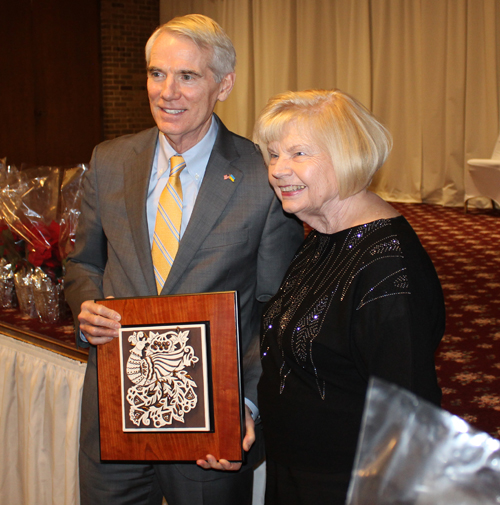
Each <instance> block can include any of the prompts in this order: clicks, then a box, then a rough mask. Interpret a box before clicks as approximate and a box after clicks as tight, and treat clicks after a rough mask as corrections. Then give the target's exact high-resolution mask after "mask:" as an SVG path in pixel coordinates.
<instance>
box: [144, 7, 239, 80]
mask: <svg viewBox="0 0 500 505" xmlns="http://www.w3.org/2000/svg"><path fill="white" fill-rule="evenodd" d="M163 33H171V34H173V35H178V36H181V37H187V38H189V39H191V41H192V42H194V43H195V44H196V45H197V46H198V47H199V48H200V49H203V50H208V51H210V52H211V53H212V56H211V61H210V63H209V67H210V70H212V73H213V74H214V79H215V82H221V81H222V79H223V78H224V77H225V76H226V75H227V74H230V73H231V72H234V68H235V66H236V51H235V49H234V46H233V43H232V42H231V39H230V38H229V37H228V36H227V34H226V32H225V31H224V30H223V29H222V28H221V27H220V25H219V24H218V23H216V22H215V21H214V20H213V19H212V18H209V17H208V16H204V15H202V14H187V15H186V16H179V17H176V18H173V19H171V20H170V21H169V22H168V23H165V24H163V25H161V26H160V27H159V28H157V29H156V30H155V31H154V32H153V34H152V35H151V37H149V40H148V41H147V43H146V50H145V52H146V64H147V65H149V61H150V59H151V49H152V47H153V44H154V43H155V41H156V39H157V38H158V37H159V36H160V35H161V34H163Z"/></svg>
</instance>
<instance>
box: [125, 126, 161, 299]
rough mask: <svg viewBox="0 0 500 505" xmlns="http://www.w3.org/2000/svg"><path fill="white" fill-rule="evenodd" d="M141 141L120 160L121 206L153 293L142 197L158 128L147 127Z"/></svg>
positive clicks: (147, 282)
mask: <svg viewBox="0 0 500 505" xmlns="http://www.w3.org/2000/svg"><path fill="white" fill-rule="evenodd" d="M149 132H150V133H149V134H148V135H147V136H146V138H145V141H144V142H143V143H141V144H137V145H136V146H135V147H134V149H133V151H131V153H130V156H129V158H128V159H127V160H126V161H125V163H124V187H125V207H126V209H127V216H128V220H129V223H130V228H131V231H132V237H133V241H134V246H135V251H136V254H137V258H138V261H139V265H140V266H141V269H142V273H143V276H144V278H145V280H146V285H147V291H148V292H149V293H151V294H153V293H154V294H156V285H155V280H154V271H153V260H152V258H151V251H150V244H149V233H148V222H147V215H146V198H147V194H148V187H149V180H150V177H151V170H152V166H153V159H154V154H155V148H156V142H157V139H158V129H157V128H152V129H151V130H149Z"/></svg>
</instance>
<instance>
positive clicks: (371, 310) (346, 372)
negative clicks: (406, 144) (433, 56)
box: [255, 90, 445, 505]
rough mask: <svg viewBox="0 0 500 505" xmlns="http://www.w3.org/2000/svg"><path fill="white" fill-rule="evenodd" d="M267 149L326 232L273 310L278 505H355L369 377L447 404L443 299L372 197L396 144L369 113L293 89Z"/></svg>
mask: <svg viewBox="0 0 500 505" xmlns="http://www.w3.org/2000/svg"><path fill="white" fill-rule="evenodd" d="M255 141H256V142H257V143H258V144H259V145H260V147H261V149H262V151H263V154H264V156H265V158H266V161H267V163H268V167H269V180H270V182H271V185H272V187H273V189H274V191H275V192H276V194H277V195H278V198H279V199H280V200H281V202H282V204H283V209H284V210H285V211H286V212H289V213H291V214H295V215H296V216H297V217H298V218H299V219H301V220H302V221H304V222H305V223H307V224H308V225H309V226H311V228H312V229H313V230H312V231H311V233H310V234H309V235H308V237H307V239H306V240H305V241H304V243H303V245H302V246H301V248H300V249H299V251H298V252H297V254H296V256H295V258H294V259H293V261H292V263H291V265H290V267H289V269H288V271H287V273H286V275H285V277H284V280H283V283H282V285H281V287H280V289H279V291H278V293H277V294H276V295H275V296H274V298H272V299H271V300H270V301H269V302H268V304H267V305H266V308H265V310H264V315H263V324H262V340H261V355H262V367H263V374H262V377H261V379H260V383H259V406H260V411H261V416H262V422H263V427H264V435H265V441H266V451H267V488H266V504H269V505H280V504H283V505H284V504H286V505H293V504H300V505H305V504H311V505H321V504H329V505H332V504H344V503H345V499H346V493H347V488H348V484H349V479H350V475H351V471H352V466H353V460H354V456H355V451H356V444H357V440H358V433H359V429H360V425H361V417H362V412H363V407H364V400H365V394H366V389H367V384H368V380H369V378H370V376H378V377H380V378H382V379H385V380H387V381H390V382H392V383H395V384H398V385H400V386H402V387H404V388H406V389H408V390H410V391H413V392H414V393H416V394H417V395H419V396H420V397H422V398H425V399H427V400H429V401H431V402H433V403H435V404H436V405H439V402H440V398H441V392H440V389H439V386H438V383H437V378H436V372H435V366H434V352H435V350H436V347H437V346H438V344H439V341H440V340H441V338H442V335H443V331H444V322H445V313H444V302H443V296H442V290H441V286H440V283H439V280H438V277H437V275H436V271H435V269H434V267H433V265H432V262H431V260H430V258H429V257H428V255H427V254H426V252H425V250H424V249H423V247H422V245H421V244H420V242H419V239H418V237H417V235H416V234H415V232H414V231H413V229H412V228H411V226H410V225H409V223H408V222H407V221H406V219H405V218H404V217H403V216H402V215H400V214H399V213H398V212H397V211H396V210H395V209H394V208H393V207H392V206H391V205H389V204H388V203H386V202H385V201H383V200H382V199H381V198H379V197H378V196H377V195H375V194H374V193H372V192H370V191H368V189H367V187H368V185H369V184H370V182H371V180H372V177H373V175H374V174H375V172H376V171H377V170H378V169H379V168H380V167H381V165H382V164H383V163H384V161H385V159H386V158H387V155H388V154H389V152H390V149H391V138H390V135H389V133H388V132H387V130H386V129H385V128H384V127H383V126H382V125H381V124H380V123H379V122H378V121H377V120H376V119H375V118H374V117H373V116H372V114H371V113H370V112H369V111H368V110H367V109H366V108H365V107H363V105H361V104H360V103H359V102H357V101H356V100H355V99H354V98H352V97H350V96H349V95H347V94H345V93H343V92H341V91H339V90H333V91H323V90H312V91H303V92H298V93H292V92H287V93H284V94H281V95H278V96H276V97H274V98H272V99H271V100H270V101H269V103H268V104H267V106H266V107H265V109H264V110H263V111H262V113H261V115H260V117H259V119H258V120H257V124H256V128H255Z"/></svg>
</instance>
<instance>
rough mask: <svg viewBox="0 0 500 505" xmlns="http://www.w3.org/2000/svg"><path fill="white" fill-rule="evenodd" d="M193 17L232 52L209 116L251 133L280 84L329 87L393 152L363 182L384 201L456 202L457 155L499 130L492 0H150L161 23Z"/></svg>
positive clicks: (498, 10) (459, 196)
mask: <svg viewBox="0 0 500 505" xmlns="http://www.w3.org/2000/svg"><path fill="white" fill-rule="evenodd" d="M188 13H201V14H206V15H208V16H211V17H212V18H214V19H215V20H216V21H218V22H219V23H220V24H221V26H222V27H223V28H224V29H225V30H226V32H227V33H228V35H229V36H230V37H231V39H232V40H233V42H234V44H235V47H236V51H237V54H238V65H237V80H236V86H235V89H234V90H233V92H232V95H231V96H230V97H229V99H228V100H227V101H226V102H224V103H223V104H220V105H218V107H217V112H218V113H219V114H220V116H221V118H222V120H223V121H224V122H225V123H226V124H227V126H228V127H229V128H230V129H232V130H234V131H236V132H237V133H239V134H241V135H244V136H247V137H251V135H252V131H253V124H254V122H255V118H256V116H257V115H258V113H259V112H260V110H261V109H262V108H263V107H264V105H265V104H266V102H267V100H268V99H269V98H270V97H271V96H272V95H274V94H276V93H279V92H281V91H285V90H302V89H307V88H340V89H342V90H343V91H346V92H348V93H351V94H352V95H354V96H355V97H356V98H357V99H359V100H360V101H361V102H362V103H364V104H365V105H366V106H367V107H368V108H369V109H370V110H372V112H373V113H374V114H375V115H376V116H377V117H378V118H379V119H380V120H381V121H382V122H383V123H384V124H385V125H386V126H387V127H388V128H389V130H390V131H391V133H392V134H393V136H394V149H393V152H392V154H391V156H390V157H389V159H388V161H387V162H386V164H385V165H384V167H383V168H382V169H381V171H380V172H379V173H378V174H377V176H376V177H375V179H374V181H373V184H372V189H373V190H374V191H376V192H377V193H378V194H379V195H380V196H382V197H383V198H385V199H387V200H389V201H400V202H422V201H423V202H427V203H435V204H441V205H446V206H460V205H462V204H463V195H464V170H465V166H466V161H467V159H470V158H487V157H489V156H490V155H491V151H492V149H493V146H494V143H495V140H496V138H497V135H498V131H499V113H500V106H499V100H500V71H499V68H500V35H499V33H500V1H499V0H271V1H270V0H161V3H160V16H161V19H160V21H161V22H162V23H163V22H166V21H168V20H169V19H171V18H172V17H174V16H176V15H183V14H188Z"/></svg>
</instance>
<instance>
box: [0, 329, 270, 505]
mask: <svg viewBox="0 0 500 505" xmlns="http://www.w3.org/2000/svg"><path fill="white" fill-rule="evenodd" d="M85 368H86V363H81V362H80V361H77V360H74V359H70V358H66V357H64V356H61V355H59V354H57V353H55V352H53V351H49V350H46V349H42V348H41V347H38V346H35V345H32V344H28V343H25V342H22V341H20V340H16V339H14V338H12V337H8V336H6V335H2V334H0V409H1V411H0V454H1V456H0V504H16V505H34V504H36V505H79V503H80V496H79V482H78V437H79V433H80V407H81V397H82V388H83V379H84V375H85ZM264 486H265V463H263V464H262V465H260V467H259V468H258V469H257V471H256V472H255V479H254V497H253V505H261V504H262V503H263V502H264V496H263V495H264Z"/></svg>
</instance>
